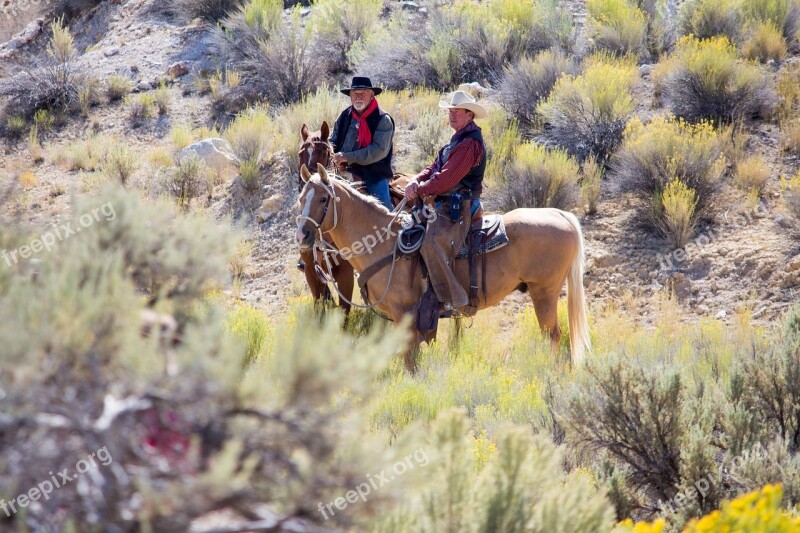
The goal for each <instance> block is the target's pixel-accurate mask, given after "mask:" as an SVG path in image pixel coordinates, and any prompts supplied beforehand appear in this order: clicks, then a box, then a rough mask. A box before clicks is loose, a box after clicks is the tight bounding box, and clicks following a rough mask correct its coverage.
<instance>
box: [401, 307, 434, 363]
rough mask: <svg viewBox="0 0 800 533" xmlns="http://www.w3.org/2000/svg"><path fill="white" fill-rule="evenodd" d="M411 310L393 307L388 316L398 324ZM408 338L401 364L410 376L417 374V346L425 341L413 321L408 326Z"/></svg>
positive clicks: (424, 337)
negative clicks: (402, 363) (404, 365)
mask: <svg viewBox="0 0 800 533" xmlns="http://www.w3.org/2000/svg"><path fill="white" fill-rule="evenodd" d="M411 312H412V309H402V308H397V307H393V308H392V309H391V310H390V313H389V314H390V315H391V317H392V321H394V323H395V324H399V323H400V322H401V321H402V320H403V318H404V317H405V316H406V315H408V314H410V313H411ZM409 333H410V335H409V338H408V342H407V343H406V349H405V351H404V352H403V362H404V363H405V364H406V369H407V370H408V371H409V372H410V373H411V374H416V373H417V355H419V345H420V343H421V342H422V341H424V340H427V339H426V336H425V335H423V333H422V332H421V331H420V330H418V329H417V325H416V323H415V321H414V320H412V321H411V325H410V326H409ZM433 335H434V336H435V335H436V332H435V331H434V332H433Z"/></svg>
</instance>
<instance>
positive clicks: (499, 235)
mask: <svg viewBox="0 0 800 533" xmlns="http://www.w3.org/2000/svg"><path fill="white" fill-rule="evenodd" d="M480 222H481V225H480V226H478V223H477V222H475V223H474V224H473V225H472V228H470V230H469V231H470V233H473V232H476V231H485V232H486V239H485V245H484V246H481V248H480V250H479V251H478V255H481V254H482V253H483V251H484V250H485V251H486V253H487V254H488V253H489V252H493V251H495V250H498V249H500V248H502V247H503V246H505V245H506V244H508V235H507V234H506V225H505V224H504V223H503V215H484V216H483V217H482V218H481V220H480ZM468 240H469V239H468ZM468 255H469V250H468V249H467V243H464V245H463V246H462V247H461V250H460V251H459V252H458V255H456V259H466V258H467V257H468Z"/></svg>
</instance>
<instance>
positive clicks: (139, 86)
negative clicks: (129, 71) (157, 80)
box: [136, 80, 153, 92]
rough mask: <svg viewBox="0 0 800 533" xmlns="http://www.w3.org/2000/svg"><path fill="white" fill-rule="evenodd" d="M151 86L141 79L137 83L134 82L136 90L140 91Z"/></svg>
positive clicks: (146, 89)
mask: <svg viewBox="0 0 800 533" xmlns="http://www.w3.org/2000/svg"><path fill="white" fill-rule="evenodd" d="M152 88H153V86H152V85H151V84H150V82H149V81H144V80H142V81H140V82H139V83H137V84H136V90H137V91H139V92H141V91H149V90H150V89H152Z"/></svg>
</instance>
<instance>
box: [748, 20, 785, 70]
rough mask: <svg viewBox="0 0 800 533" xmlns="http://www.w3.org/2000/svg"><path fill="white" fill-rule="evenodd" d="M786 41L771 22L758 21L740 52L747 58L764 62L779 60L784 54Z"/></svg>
mask: <svg viewBox="0 0 800 533" xmlns="http://www.w3.org/2000/svg"><path fill="white" fill-rule="evenodd" d="M786 52H787V50H786V42H785V41H784V40H783V35H782V34H781V32H780V31H779V30H778V29H776V28H775V26H774V25H773V24H772V23H771V22H759V23H758V24H757V25H756V26H755V27H754V28H753V30H752V34H751V35H750V37H749V38H748V39H747V40H746V41H745V42H744V43H743V44H742V54H743V55H744V57H746V58H747V59H752V60H757V61H760V62H762V63H766V62H767V61H769V60H775V61H780V60H781V59H783V58H784V56H785V55H786Z"/></svg>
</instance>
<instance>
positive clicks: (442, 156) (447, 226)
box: [405, 91, 487, 314]
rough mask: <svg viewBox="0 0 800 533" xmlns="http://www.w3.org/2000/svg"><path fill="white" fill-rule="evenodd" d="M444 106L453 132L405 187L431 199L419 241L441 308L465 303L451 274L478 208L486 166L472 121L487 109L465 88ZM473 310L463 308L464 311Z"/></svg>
mask: <svg viewBox="0 0 800 533" xmlns="http://www.w3.org/2000/svg"><path fill="white" fill-rule="evenodd" d="M439 107H441V108H444V109H447V110H448V113H449V120H450V127H451V128H453V129H454V130H455V134H454V135H453V137H452V138H451V139H450V142H449V143H448V144H446V145H444V146H443V147H442V148H441V149H440V150H439V153H438V155H437V156H436V159H435V160H434V162H433V163H432V164H431V165H429V166H428V167H426V168H425V170H423V171H422V172H420V173H419V174H417V175H416V176H414V179H413V180H412V181H411V183H409V185H408V187H406V191H405V196H406V198H408V199H409V200H415V199H416V198H418V197H424V198H426V199H432V200H433V201H434V202H435V205H436V213H437V215H438V216H437V217H436V219H435V220H431V221H430V222H429V224H428V228H427V231H426V234H425V240H424V241H423V244H422V249H421V253H422V257H423V259H424V260H425V265H426V267H427V268H428V273H429V275H430V281H431V285H432V286H433V290H434V292H435V293H436V297H437V298H438V299H439V301H440V302H442V304H443V308H444V310H445V311H457V310H458V309H459V308H462V307H465V306H467V303H468V298H467V293H466V291H464V288H463V287H462V286H461V283H459V281H458V279H457V278H456V276H455V274H454V273H453V266H454V262H455V257H456V253H457V252H458V250H459V249H460V248H461V246H462V245H463V244H464V240H465V239H466V237H467V232H468V231H469V227H470V222H471V220H472V218H473V217H474V216H475V215H476V214H478V211H481V212H482V208H481V203H480V194H481V191H482V186H481V184H482V182H483V173H484V171H485V170H486V146H485V144H484V142H483V135H482V134H481V129H480V128H479V127H478V125H477V124H475V122H474V120H475V119H478V118H485V117H486V116H487V112H486V109H485V108H484V107H483V106H482V105H481V104H479V103H478V102H476V101H475V99H474V98H473V97H472V96H470V95H469V94H467V93H465V92H464V91H456V92H455V93H453V95H452V96H451V98H450V102H449V103H447V102H442V103H440V104H439ZM472 313H474V310H472V309H468V308H465V309H464V314H472Z"/></svg>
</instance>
